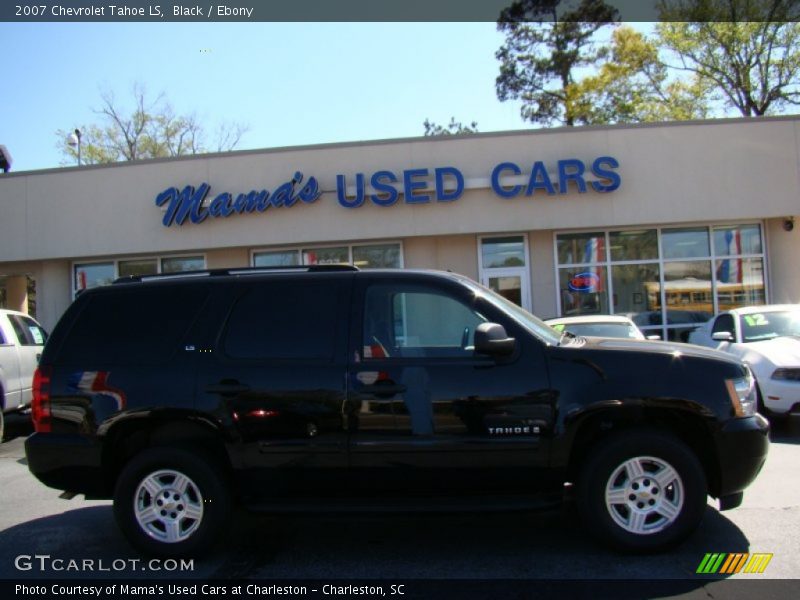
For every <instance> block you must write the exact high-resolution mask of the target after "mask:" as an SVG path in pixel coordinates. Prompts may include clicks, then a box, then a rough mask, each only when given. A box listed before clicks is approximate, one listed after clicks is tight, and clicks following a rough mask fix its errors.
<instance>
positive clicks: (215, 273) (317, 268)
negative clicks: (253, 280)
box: [114, 264, 359, 284]
mask: <svg viewBox="0 0 800 600" xmlns="http://www.w3.org/2000/svg"><path fill="white" fill-rule="evenodd" d="M358 270H359V268H358V267H356V266H353V265H344V264H339V265H284V266H276V267H235V268H230V269H202V270H199V271H181V272H180V273H159V274H156V275H126V276H125V277H118V278H117V279H115V280H114V283H115V284H116V283H135V282H143V281H165V280H168V279H193V278H199V277H231V276H234V277H238V276H241V275H263V274H267V273H321V272H336V271H358Z"/></svg>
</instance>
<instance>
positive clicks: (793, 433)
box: [769, 416, 800, 444]
mask: <svg viewBox="0 0 800 600" xmlns="http://www.w3.org/2000/svg"><path fill="white" fill-rule="evenodd" d="M770 428H771V430H770V434H769V438H770V441H771V442H772V443H774V444H800V416H791V417H788V418H786V419H781V420H774V421H771V422H770Z"/></svg>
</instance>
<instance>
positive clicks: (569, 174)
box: [558, 158, 586, 194]
mask: <svg viewBox="0 0 800 600" xmlns="http://www.w3.org/2000/svg"><path fill="white" fill-rule="evenodd" d="M568 169H569V170H568ZM585 171H586V165H584V164H583V162H582V161H580V160H578V159H577V158H567V159H564V160H560V161H558V187H559V190H560V192H561V193H562V194H566V193H567V192H568V191H569V182H570V181H574V182H575V183H576V184H577V185H578V192H580V193H581V194H584V193H586V181H584V179H583V174H584V172H585Z"/></svg>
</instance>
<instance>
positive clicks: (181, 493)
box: [133, 469, 203, 544]
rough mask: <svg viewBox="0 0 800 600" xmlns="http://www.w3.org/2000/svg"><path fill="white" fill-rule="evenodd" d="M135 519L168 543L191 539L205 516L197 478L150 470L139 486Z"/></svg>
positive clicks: (170, 471) (156, 537) (166, 470)
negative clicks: (195, 479)
mask: <svg viewBox="0 0 800 600" xmlns="http://www.w3.org/2000/svg"><path fill="white" fill-rule="evenodd" d="M133 512H134V514H135V515H136V522H137V523H138V524H139V527H141V528H142V529H143V530H144V531H145V533H147V535H149V536H150V537H152V538H155V539H157V540H158V541H160V542H165V543H167V544H175V543H178V542H182V541H184V540H186V539H188V538H189V537H190V536H191V535H192V534H193V533H194V532H195V531H196V530H197V528H198V527H200V523H201V522H202V520H203V496H202V494H201V493H200V489H199V488H198V487H197V484H195V482H194V481H192V480H191V479H190V478H188V477H187V476H186V475H184V474H183V473H180V472H179V471H174V470H171V469H164V470H161V471H155V472H154V473H150V474H149V475H148V476H147V477H145V478H144V479H142V481H141V482H140V483H139V485H138V487H137V488H136V494H135V495H134V500H133Z"/></svg>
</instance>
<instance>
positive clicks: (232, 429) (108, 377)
mask: <svg viewBox="0 0 800 600" xmlns="http://www.w3.org/2000/svg"><path fill="white" fill-rule="evenodd" d="M34 387H35V397H34V404H33V419H34V422H35V426H36V433H34V434H33V435H32V436H31V437H30V438H29V439H28V440H27V442H26V444H25V449H26V453H27V457H28V464H29V466H30V470H31V472H32V473H33V474H34V475H35V476H36V477H38V478H39V479H40V480H41V481H42V482H44V483H45V484H46V485H48V486H51V487H54V488H56V489H59V490H65V491H66V492H67V494H66V496H71V495H74V494H78V493H80V494H85V495H86V497H88V498H113V500H114V513H115V516H116V519H117V521H118V523H119V525H120V527H121V528H122V530H123V531H124V533H125V535H126V536H127V537H128V539H129V540H130V541H131V542H132V543H133V544H134V545H135V546H136V547H137V548H139V549H140V550H142V551H144V552H147V553H152V554H158V555H163V556H178V555H186V554H192V553H195V552H198V551H199V550H201V549H203V548H206V547H208V546H209V544H210V543H211V542H212V541H213V540H214V539H215V538H216V537H217V536H218V535H219V534H220V533H221V531H222V530H223V529H224V526H225V522H226V519H227V517H228V515H229V513H230V511H231V508H232V505H233V502H234V501H238V502H240V503H242V504H244V505H245V506H247V507H249V508H254V509H257V510H264V511H269V512H273V513H278V512H285V511H292V512H308V511H320V510H321V511H326V512H329V511H339V510H342V511H359V512H363V511H366V510H378V511H387V510H390V511H394V510H447V511H450V510H458V509H465V508H466V509H470V510H474V509H493V510H498V509H509V508H516V509H519V508H529V507H535V506H539V505H541V504H542V503H543V502H552V501H553V500H554V499H556V500H560V499H561V498H562V497H563V496H564V490H565V488H567V489H571V490H572V495H574V498H575V503H576V506H577V508H578V511H579V513H580V514H581V516H582V518H583V519H584V521H585V523H586V525H587V527H588V528H589V529H590V530H591V531H593V532H594V533H595V534H597V535H598V536H599V537H600V538H602V539H603V540H604V541H606V542H608V543H610V544H612V545H613V546H615V547H617V548H621V549H627V550H640V551H654V550H658V549H662V548H665V547H667V546H669V545H671V544H674V543H676V542H678V541H679V540H681V539H683V538H685V537H686V536H687V535H688V534H689V533H691V532H692V531H693V530H694V529H695V527H696V526H697V525H698V523H699V521H700V519H701V516H702V514H703V512H704V509H705V506H706V495H707V494H711V495H712V496H714V497H717V498H719V501H720V508H721V509H723V510H724V509H727V508H734V507H736V506H738V505H739V504H740V503H741V501H742V496H743V493H742V490H744V488H745V487H747V485H748V484H750V482H752V481H753V479H754V478H755V477H756V475H757V474H758V472H759V470H760V469H761V467H762V465H763V464H764V461H765V459H766V456H767V450H768V425H767V422H766V421H765V420H764V419H763V418H762V417H761V416H760V415H758V414H756V413H755V406H756V395H755V390H754V386H753V380H752V377H751V375H750V373H749V370H748V369H747V367H746V366H744V365H743V364H742V363H740V362H738V361H737V360H735V359H733V358H730V357H729V356H727V355H724V354H721V353H717V352H715V351H712V350H707V349H703V348H700V347H696V346H689V345H685V344H670V343H665V342H648V341H638V340H616V339H601V338H582V337H575V336H572V335H571V334H568V333H566V334H563V335H562V334H559V333H558V332H556V331H554V330H553V329H551V328H550V327H548V326H547V325H545V324H544V323H542V322H541V321H539V320H538V319H537V318H535V317H533V316H532V315H531V314H529V313H528V312H526V311H524V310H522V309H521V308H519V307H518V306H516V305H514V304H513V303H511V302H509V301H508V300H506V299H504V298H503V297H501V296H499V295H497V294H495V293H494V292H492V291H490V290H488V289H486V288H484V287H482V286H480V285H478V284H476V283H475V282H474V281H472V280H470V279H468V278H466V277H462V276H460V275H456V274H454V273H442V272H434V271H411V270H395V271H392V270H375V271H372V270H370V271H359V270H357V269H355V268H353V267H347V266H332V267H324V266H320V267H299V268H291V269H274V270H273V269H270V270H258V269H242V270H224V271H204V272H196V273H188V274H183V275H179V276H174V275H172V276H154V277H143V278H133V279H124V280H119V281H117V282H116V283H115V284H114V285H111V286H107V287H102V288H96V289H93V290H90V291H87V292H85V293H83V294H81V295H80V296H79V297H78V298H77V299H76V300H75V302H73V304H72V305H71V306H70V308H69V309H68V310H67V312H66V313H65V314H64V316H63V317H62V319H61V321H60V322H59V323H58V326H57V327H56V328H55V330H54V331H53V334H52V336H51V337H50V339H49V340H48V342H47V345H46V347H45V349H44V353H43V355H42V359H41V364H40V367H39V370H38V372H37V374H36V377H35V382H34ZM566 483H572V484H573V485H572V486H565V484H566Z"/></svg>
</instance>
